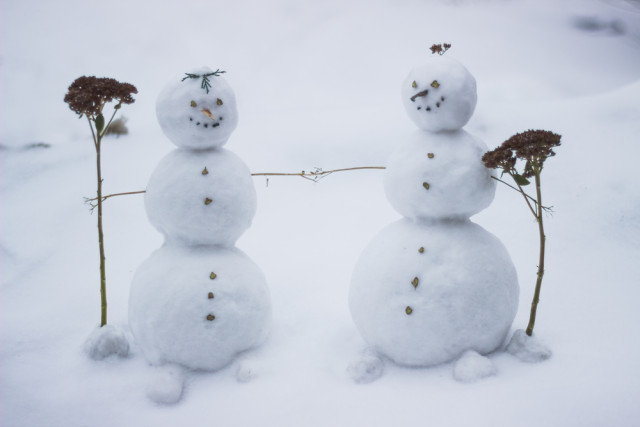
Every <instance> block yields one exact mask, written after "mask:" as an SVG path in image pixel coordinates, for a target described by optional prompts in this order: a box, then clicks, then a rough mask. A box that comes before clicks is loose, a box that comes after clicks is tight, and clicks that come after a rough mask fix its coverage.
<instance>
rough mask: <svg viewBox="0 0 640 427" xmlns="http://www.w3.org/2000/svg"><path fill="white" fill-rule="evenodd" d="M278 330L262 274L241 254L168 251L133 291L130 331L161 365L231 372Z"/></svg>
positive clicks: (150, 262) (153, 259)
mask: <svg viewBox="0 0 640 427" xmlns="http://www.w3.org/2000/svg"><path fill="white" fill-rule="evenodd" d="M270 322H271V298H270V295H269V290H268V288H267V283H266V281H265V278H264V276H263V274H262V271H261V270H260V268H259V267H258V266H257V265H256V264H255V263H254V262H253V261H251V260H250V259H249V257H247V256H246V255H245V254H244V253H243V252H242V251H240V250H238V249H235V248H232V249H227V248H222V247H215V246H212V247H197V248H190V247H180V246H174V245H167V246H164V247H162V248H160V249H158V250H157V251H155V252H154V253H153V254H152V255H151V256H150V257H149V258H148V259H147V260H146V261H145V262H144V263H143V264H142V265H141V266H140V268H139V269H138V271H137V272H136V275H135V277H134V279H133V282H132V284H131V293H130V298H129V324H130V326H131V331H132V332H133V335H134V336H135V338H136V342H137V343H138V345H139V346H140V348H141V350H142V352H143V353H144V356H145V357H146V358H147V360H148V361H149V362H151V363H152V364H154V365H162V364H165V363H175V364H178V365H182V366H184V367H187V368H190V369H203V370H217V369H220V368H223V367H224V366H226V365H228V364H229V363H231V362H232V361H233V359H234V358H235V356H236V355H237V354H238V353H240V352H242V351H245V350H248V349H250V348H253V347H256V346H258V345H259V344H261V343H262V342H263V341H264V340H265V338H266V335H267V333H268V330H269V326H270Z"/></svg>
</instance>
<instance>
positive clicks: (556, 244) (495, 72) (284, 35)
mask: <svg viewBox="0 0 640 427" xmlns="http://www.w3.org/2000/svg"><path fill="white" fill-rule="evenodd" d="M1 8H2V10H1V12H0V17H1V19H2V25H1V26H0V27H1V31H2V35H1V37H0V40H1V43H2V47H1V58H2V62H1V65H0V73H1V74H0V82H1V85H2V86H1V91H0V93H1V97H0V106H1V107H0V108H1V109H0V120H1V122H0V144H2V149H1V150H0V162H1V163H0V171H1V172H0V174H1V175H0V176H1V179H0V206H1V207H0V227H1V231H0V274H1V279H2V282H1V287H0V292H1V294H0V424H2V425H3V426H36V425H37V426H41V425H49V426H114V425H119V426H150V425H157V426H173V425H221V426H250V425H274V426H298V425H305V426H327V425H335V426H353V425H369V426H395V425H409V424H414V425H416V424H417V425H451V426H465V425H473V426H507V425H508V426H602V425H611V426H632V425H637V423H638V422H639V421H640V408H639V407H638V405H637V402H638V401H640V344H639V342H640V341H639V340H638V338H639V336H638V328H637V324H638V322H639V321H640V314H638V313H639V312H638V310H637V303H636V302H637V301H638V300H639V299H640V291H639V288H638V286H637V285H638V283H639V282H640V265H639V264H638V262H637V260H638V256H639V255H640V187H639V186H638V185H637V182H636V181H635V180H634V179H633V175H634V171H635V169H636V164H635V163H636V159H637V158H638V154H639V153H640V148H638V135H639V134H640V120H639V119H640V103H639V102H638V99H640V54H639V53H640V3H639V2H638V1H637V0H633V1H632V0H627V1H624V0H607V1H602V0H583V1H578V0H563V1H553V0H537V1H534V0H510V1H507V0H503V1H500V0H493V1H490V0H485V1H481V0H477V1H471V0H468V1H464V0H458V1H432V2H428V1H418V0H402V1H395V2H392V1H388V0H374V1H369V2H365V1H347V2H344V1H338V0H328V1H325V2H294V1H290V0H275V1H270V2H257V1H255V2H251V1H248V0H244V1H237V2H234V3H233V4H231V3H230V2H224V3H223V2H215V1H209V2H205V1H196V0H191V1H183V2H171V3H169V2H167V4H163V5H153V7H152V6H150V4H148V3H147V2H134V1H124V0H115V1H112V2H109V4H108V6H106V5H105V4H104V3H98V2H86V1H79V0H64V1H58V2H45V1H36V0H21V1H18V0H4V1H3V2H2V5H1ZM436 42H450V43H452V44H453V48H452V50H451V51H450V52H448V53H447V55H449V54H450V55H452V57H455V58H457V59H459V60H460V61H462V62H463V63H464V64H465V65H466V66H467V68H468V69H469V70H470V71H471V72H472V73H473V74H474V75H475V77H476V79H477V82H478V87H479V93H478V107H477V108H476V112H475V115H474V116H473V118H472V119H471V122H470V123H469V125H468V126H467V127H466V129H467V131H469V132H471V133H473V134H475V135H476V136H478V137H480V138H482V139H484V140H485V141H486V142H487V144H488V145H489V146H491V147H493V146H496V145H498V144H499V143H501V142H502V141H503V140H504V139H506V138H507V137H509V136H511V135H512V134H514V133H516V132H520V131H523V130H526V129H529V128H532V129H537V128H540V129H548V130H552V131H554V132H557V133H560V134H561V135H562V136H563V139H562V142H563V145H562V147H560V148H559V149H558V155H557V156H556V157H554V158H553V159H551V160H549V161H548V163H547V167H546V170H545V172H544V174H543V180H544V181H543V195H544V197H545V199H546V200H547V201H548V203H549V204H552V205H553V206H554V209H555V213H554V215H553V216H551V217H549V218H548V220H547V223H546V224H547V237H548V246H547V248H548V254H547V269H546V274H545V279H544V284H543V295H542V302H541V306H540V309H539V316H538V322H537V324H536V335H537V336H538V338H540V339H542V340H543V341H544V342H545V343H546V344H547V345H549V347H550V348H551V349H552V350H553V352H554V354H553V356H552V358H551V359H549V360H548V361H545V362H543V363H540V364H535V365H530V364H524V363H522V362H519V361H518V360H516V359H515V358H513V357H511V356H509V355H507V354H504V353H500V354H495V355H492V356H491V360H492V361H493V363H494V365H495V367H496V369H497V375H495V376H492V377H490V378H487V379H484V380H482V381H478V382H475V383H472V384H460V383H458V382H456V381H455V380H454V379H453V378H452V370H453V366H452V364H447V365H443V366H439V367H436V368H432V369H406V368H400V367H396V366H393V365H387V366H386V369H385V373H384V375H383V376H382V377H381V378H380V379H378V380H377V381H375V382H373V383H370V384H355V383H354V382H353V381H352V380H351V379H350V378H349V376H348V374H347V372H346V368H347V366H348V364H349V362H350V361H351V360H353V358H355V357H357V355H358V354H359V353H360V351H361V350H362V349H363V347H364V344H363V342H362V340H361V338H360V337H359V335H358V333H357V331H356V329H355V326H354V325H353V323H352V322H351V318H350V315H349V312H348V308H347V294H348V287H349V279H350V274H351V270H352V268H353V265H354V263H355V260H356V259H357V257H358V255H359V253H360V251H361V250H362V249H363V248H364V246H365V245H366V243H367V242H368V241H369V240H370V239H371V238H372V237H373V236H374V235H375V234H376V233H377V232H378V231H379V230H380V229H381V228H382V227H384V226H385V225H387V224H389V223H390V222H392V221H394V220H395V219H397V218H398V214H397V213H395V212H394V211H393V210H392V209H391V207H390V206H389V204H388V203H387V201H386V199H385V197H384V193H383V189H382V174H381V172H378V171H361V172H351V173H342V174H336V175H333V176H330V177H327V178H325V179H323V180H322V181H321V182H319V183H317V184H314V183H311V182H308V181H305V180H302V179H299V178H272V179H270V180H269V185H268V187H267V186H266V185H265V180H264V179H259V178H256V179H255V184H256V187H257V190H258V213H257V215H256V217H255V220H254V222H253V225H252V227H251V228H250V229H249V230H248V231H247V232H246V233H245V235H244V236H243V237H242V238H241V239H240V241H239V243H238V246H239V247H240V248H241V249H242V250H243V251H245V252H246V253H247V254H248V255H249V256H250V257H251V258H252V259H253V260H254V261H255V262H256V263H257V264H258V265H259V266H260V267H261V268H262V269H263V271H264V272H265V275H266V277H267V280H268V282H269V285H270V289H271V292H272V298H273V305H274V307H273V308H274V328H273V331H272V334H271V337H270V339H269V340H268V342H267V343H266V345H264V346H263V347H262V348H261V349H259V350H258V351H256V352H255V353H253V354H252V355H251V358H252V359H251V361H250V363H251V364H252V365H253V366H255V368H256V370H257V377H256V378H255V379H253V380H252V381H250V382H248V383H239V382H237V381H236V379H235V378H234V367H230V368H228V369H225V370H222V371H220V372H216V373H203V374H197V375H192V376H190V377H189V381H188V384H187V388H186V391H185V396H184V398H183V400H182V401H181V402H180V403H179V404H177V405H174V406H159V405H157V404H154V403H152V402H151V401H149V400H148V399H147V398H146V397H145V393H144V389H145V386H146V384H147V382H148V381H149V378H150V377H151V375H152V373H153V372H152V371H153V370H152V369H151V368H149V367H148V366H147V364H146V362H145V361H144V359H143V358H142V356H141V354H140V352H139V350H138V349H137V348H136V346H135V343H133V346H132V349H131V353H132V354H131V356H130V357H129V358H127V359H108V360H105V361H101V362H96V361H92V360H90V359H88V358H87V357H86V356H85V354H84V353H83V352H82V344H83V342H84V340H85V339H86V338H87V336H88V335H89V333H90V332H91V331H92V330H93V328H94V327H95V325H96V324H97V322H98V320H99V293H98V286H99V283H98V282H99V280H98V254H97V242H96V236H95V221H96V217H95V215H90V214H89V212H88V209H87V207H86V206H85V205H84V204H83V203H82V198H83V197H84V196H91V195H92V194H94V191H95V183H94V173H95V172H94V167H95V166H94V153H93V148H92V147H91V143H90V140H89V134H88V129H87V126H86V123H84V122H82V121H78V120H77V118H75V117H74V115H73V114H72V113H71V112H70V110H68V108H67V106H66V104H64V103H63V102H62V98H63V96H64V94H65V92H66V89H67V87H68V85H69V84H70V83H71V82H72V81H73V80H74V79H75V78H76V77H78V76H80V75H82V74H88V75H93V74H95V75H98V76H109V77H114V78H117V79H119V80H122V81H127V82H131V83H133V84H135V85H136V86H137V87H138V89H139V92H140V93H139V95H138V96H137V100H136V103H135V104H133V105H131V106H126V107H125V108H123V110H122V111H123V114H124V115H125V116H126V117H127V118H129V123H128V126H129V129H130V135H129V136H126V137H121V138H118V139H112V140H109V141H107V142H106V143H105V147H104V149H103V155H104V163H103V165H104V177H105V183H104V185H105V189H106V191H107V192H120V191H130V190H137V189H143V188H144V186H145V184H146V182H147V180H148V178H149V176H150V174H151V171H152V170H153V169H154V168H155V166H156V165H157V163H158V161H159V160H160V158H161V157H162V156H164V154H166V153H167V152H168V151H170V150H171V149H173V146H172V145H171V144H170V143H169V141H168V140H167V139H166V138H165V137H164V135H163V134H162V132H161V130H160V128H159V126H158V124H157V122H156V119H155V113H154V104H155V98H156V96H157V94H158V92H159V90H160V88H161V87H162V85H163V84H164V83H165V81H166V80H167V79H168V78H170V77H171V76H173V75H175V74H176V73H180V72H181V71H182V70H184V69H188V68H190V67H193V66H200V65H203V64H208V65H210V66H212V67H214V68H215V67H220V68H223V69H225V70H227V72H228V74H227V79H228V81H229V82H230V83H231V84H232V85H233V86H234V87H235V90H236V93H237V95H238V106H239V110H240V124H239V127H238V129H237V131H236V132H235V133H234V134H233V135H232V137H231V140H230V143H229V144H228V146H227V147H228V148H229V149H230V150H232V151H234V152H235V153H237V154H238V155H240V157H242V158H243V159H244V160H245V162H246V163H247V164H248V165H249V167H250V169H251V170H252V171H254V172H264V171H268V172H272V171H299V170H302V169H306V170H309V169H311V168H313V167H316V166H318V167H322V168H325V169H332V168H340V167H351V166H362V165H384V163H385V160H386V157H387V155H388V154H389V152H390V151H391V150H392V149H393V147H394V141H399V140H402V139H403V138H405V137H406V135H408V134H409V133H410V132H412V131H413V124H412V123H411V122H410V121H409V119H408V118H407V117H406V116H405V113H404V111H403V107H402V105H401V101H400V99H399V93H400V89H399V88H400V84H401V82H402V80H403V79H404V77H405V75H406V74H407V73H408V71H409V69H410V68H411V67H412V66H413V65H415V64H417V63H418V62H420V58H422V56H423V55H428V54H429V53H428V50H427V49H428V47H429V46H430V45H431V44H432V43H436ZM34 143H46V144H50V148H38V147H35V148H27V146H28V145H29V144H34ZM528 215H529V214H528V213H527V211H526V209H525V207H524V206H523V203H522V201H521V199H520V198H519V196H518V195H517V194H515V193H514V192H512V191H510V190H509V189H507V188H506V187H499V189H498V193H497V196H496V199H495V201H494V202H493V204H492V205H491V206H490V207H489V208H488V209H486V210H485V211H483V212H481V213H480V214H478V215H476V216H475V217H474V218H473V219H474V221H476V222H477V223H479V224H480V225H482V226H483V227H485V228H486V229H487V230H489V231H490V232H492V233H494V234H495V235H497V236H498V237H499V238H500V239H501V240H502V242H503V243H504V244H505V246H506V247H507V248H508V249H509V251H510V252H511V255H512V258H513V261H514V263H515V265H516V267H517V269H518V274H519V277H520V284H521V301H520V311H519V313H518V315H517V317H516V320H515V322H514V328H522V327H524V326H525V324H526V320H527V317H528V306H529V304H530V299H531V296H532V292H533V283H534V278H535V271H536V263H535V260H536V256H537V231H536V227H535V225H534V223H533V221H532V220H531V219H530V218H529V216H528ZM105 227H106V245H107V247H106V251H107V269H108V272H107V274H108V277H107V280H108V291H109V304H110V305H109V316H110V317H109V321H110V323H113V324H115V325H119V326H122V327H126V324H127V299H128V291H129V283H130V281H131V278H132V275H133V272H134V271H135V269H136V268H137V266H138V265H139V264H140V263H141V262H142V261H143V260H144V259H145V258H146V257H147V256H148V255H149V254H150V253H151V252H152V251H153V250H155V249H156V248H157V247H159V246H160V244H161V237H160V235H159V234H158V233H157V232H156V231H155V229H153V228H152V227H151V225H149V223H148V221H147V219H146V215H145V212H144V207H143V200H142V197H139V196H129V197H123V198H118V199H112V200H109V201H108V202H107V204H106V208H105Z"/></svg>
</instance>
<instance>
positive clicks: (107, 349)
mask: <svg viewBox="0 0 640 427" xmlns="http://www.w3.org/2000/svg"><path fill="white" fill-rule="evenodd" d="M84 351H85V353H87V355H88V356H89V357H90V358H92V359H93V360H102V359H104V358H106V357H109V356H112V355H117V356H119V357H127V356H128V355H129V341H127V337H126V336H125V334H124V332H122V330H120V328H118V327H117V326H114V325H104V326H102V327H97V328H96V329H94V330H93V332H92V333H91V334H90V335H89V337H88V338H87V341H85V343H84Z"/></svg>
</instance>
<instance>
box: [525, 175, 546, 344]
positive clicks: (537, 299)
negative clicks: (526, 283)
mask: <svg viewBox="0 0 640 427" xmlns="http://www.w3.org/2000/svg"><path fill="white" fill-rule="evenodd" d="M535 179H536V196H537V199H538V206H537V208H538V209H537V215H536V219H537V221H538V231H539V233H540V260H539V261H538V278H537V279H536V289H535V292H534V294H533V301H532V302H531V314H530V315H529V324H528V325H527V330H526V333H527V335H529V336H531V335H532V334H533V326H534V325H535V323H536V311H537V309H538V303H539V302H540V288H541V287H542V276H543V275H544V249H545V243H546V236H545V235H544V224H543V223H542V191H541V190H540V170H536V172H535Z"/></svg>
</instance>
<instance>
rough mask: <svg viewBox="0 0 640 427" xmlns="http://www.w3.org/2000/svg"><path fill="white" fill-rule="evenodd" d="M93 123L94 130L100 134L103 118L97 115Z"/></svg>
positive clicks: (102, 127)
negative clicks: (94, 124)
mask: <svg viewBox="0 0 640 427" xmlns="http://www.w3.org/2000/svg"><path fill="white" fill-rule="evenodd" d="M95 123H96V130H97V131H98V134H101V133H102V130H103V129H104V116H103V115H102V114H98V117H96V120H95Z"/></svg>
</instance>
